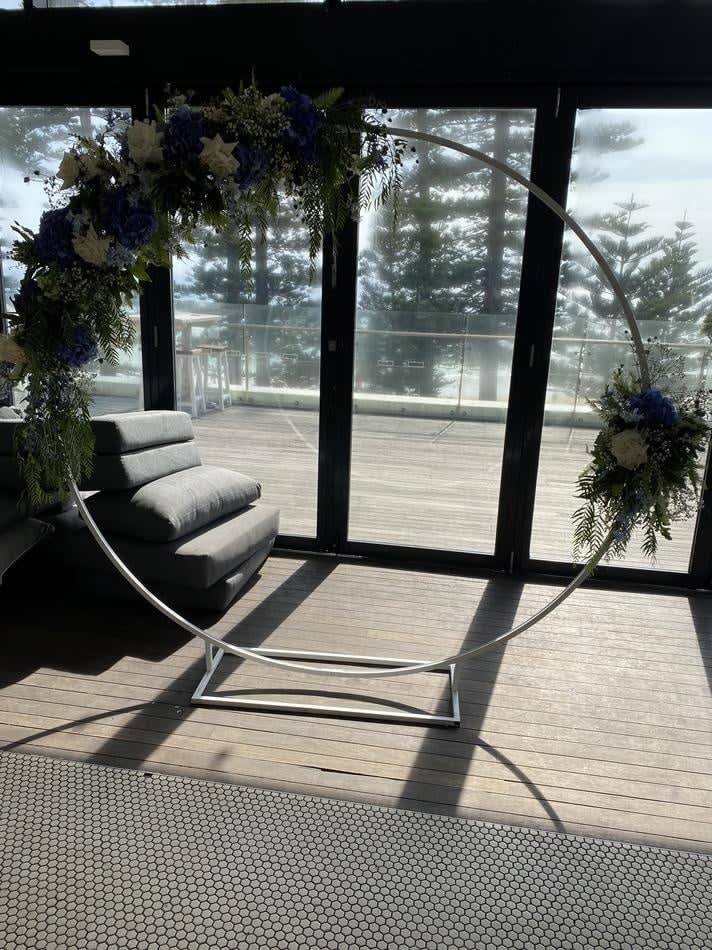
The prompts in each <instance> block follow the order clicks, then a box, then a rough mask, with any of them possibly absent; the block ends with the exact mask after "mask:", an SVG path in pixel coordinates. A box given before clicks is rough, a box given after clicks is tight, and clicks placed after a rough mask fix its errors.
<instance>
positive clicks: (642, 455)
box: [574, 341, 711, 559]
mask: <svg viewBox="0 0 712 950" xmlns="http://www.w3.org/2000/svg"><path fill="white" fill-rule="evenodd" d="M648 342H649V345H648V346H647V347H646V354H647V356H648V365H649V368H650V374H651V380H653V382H654V383H657V385H654V384H653V383H652V382H651V384H650V385H649V386H648V387H647V388H644V387H643V385H642V384H641V380H640V376H639V375H637V374H635V373H630V372H626V371H625V369H624V368H623V367H622V366H619V367H618V369H617V370H616V371H615V372H614V374H613V378H612V380H611V382H610V383H609V384H608V385H607V386H606V389H605V392H604V393H603V396H602V397H601V399H600V400H599V401H597V402H592V403H591V405H592V406H593V408H594V409H595V410H596V411H597V412H598V414H599V415H600V417H601V419H602V421H603V428H602V430H601V432H599V434H598V436H597V438H596V441H595V443H594V445H593V448H592V450H591V456H592V459H591V463H590V465H589V466H588V467H587V468H586V470H585V471H584V472H583V473H582V474H581V476H580V477H579V480H578V496H579V497H580V498H582V499H584V502H585V503H584V504H583V505H582V506H581V507H580V508H579V509H578V510H577V511H576V512H575V514H574V526H575V528H574V546H575V552H576V554H577V555H582V556H583V557H584V558H585V559H589V558H591V557H592V556H593V554H594V552H595V551H596V550H598V549H599V548H600V546H601V545H602V544H604V543H605V540H606V536H607V535H608V536H609V546H608V551H607V553H608V554H609V555H615V556H619V555H621V554H623V552H624V551H625V549H626V546H627V545H628V542H629V541H630V538H631V534H632V532H633V529H634V528H635V527H636V526H637V527H640V529H641V530H642V535H643V540H642V551H643V553H644V555H645V556H646V557H649V558H651V559H654V558H655V554H656V552H657V547H658V536H659V535H660V536H662V537H663V538H666V539H668V540H669V539H670V537H671V535H670V525H671V523H672V522H673V521H674V520H676V519H679V518H685V517H689V516H690V515H692V514H694V512H695V511H696V510H697V508H698V506H699V500H700V489H701V479H700V474H699V471H698V459H699V458H700V455H701V453H703V452H704V450H705V449H706V447H707V445H708V442H709V426H708V422H707V420H708V417H709V414H710V406H711V402H710V393H709V392H707V391H705V390H698V391H696V392H690V391H688V390H686V389H685V387H684V385H683V371H684V366H683V362H682V359H681V358H680V357H674V356H672V355H671V353H670V351H669V350H668V349H666V348H665V347H663V346H660V345H658V344H656V343H655V342H654V341H648Z"/></svg>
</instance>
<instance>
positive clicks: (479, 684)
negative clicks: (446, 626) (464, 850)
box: [399, 578, 564, 831]
mask: <svg viewBox="0 0 712 950" xmlns="http://www.w3.org/2000/svg"><path fill="white" fill-rule="evenodd" d="M523 589H524V585H523V584H522V583H520V582H517V581H513V580H509V579H505V578H496V579H493V580H490V581H488V582H487V585H486V587H485V589H484V591H483V593H482V597H481V599H480V601H479V603H478V605H477V609H476V610H475V613H474V616H473V618H472V622H471V623H470V626H469V629H468V631H467V634H466V636H465V638H464V640H463V642H462V644H461V646H460V650H467V649H469V648H471V647H474V646H478V645H479V644H481V643H485V642H486V641H488V640H491V639H492V638H494V637H496V636H499V635H500V634H502V633H505V632H506V631H507V630H510V629H511V627H512V626H513V624H514V619H515V617H516V614H517V609H518V607H519V603H520V600H521V596H522V591H523ZM493 618H496V622H493ZM506 649H507V647H506V645H505V646H504V647H499V648H497V649H494V650H492V651H490V652H489V653H486V654H484V655H483V656H482V657H481V658H479V657H478V658H476V659H474V660H465V661H464V663H463V665H462V669H461V675H460V681H461V684H462V685H461V704H462V726H461V727H460V728H461V729H462V730H463V732H464V731H466V732H467V739H466V741H462V742H459V743H457V751H458V753H459V754H458V755H457V756H456V758H457V771H456V772H455V771H450V772H449V774H450V775H455V774H456V775H457V776H458V778H459V781H460V783H459V784H453V785H450V786H442V785H441V786H439V787H438V788H437V792H436V795H437V799H436V800H437V802H438V804H443V803H444V804H447V805H451V806H456V805H458V804H460V803H461V800H462V798H463V795H464V784H465V781H466V779H467V773H468V769H469V766H470V764H471V761H472V758H473V756H474V754H475V752H476V750H477V749H481V750H484V751H485V752H486V753H487V754H488V755H489V756H490V757H491V758H493V759H495V760H496V761H497V762H499V763H500V764H501V765H503V766H505V768H507V769H508V771H509V772H510V773H511V774H512V778H513V781H516V782H517V783H520V785H523V786H524V787H525V789H526V790H527V791H528V792H529V794H531V795H532V797H533V798H535V799H536V800H537V801H538V802H539V804H540V805H541V807H542V809H543V811H544V812H545V813H546V815H547V817H548V818H549V820H550V821H551V823H552V825H553V827H554V828H556V829H557V830H559V831H563V830H564V826H563V824H562V822H561V821H560V819H559V817H558V815H557V813H556V811H555V809H554V808H553V807H552V805H551V804H550V803H549V801H548V800H547V798H546V796H545V795H544V794H543V793H542V792H541V791H540V790H539V789H538V787H537V785H536V783H535V782H533V781H532V780H531V779H530V778H529V777H528V775H527V774H526V772H524V771H523V770H522V769H521V768H519V767H518V766H517V765H516V764H515V763H513V762H512V761H511V760H510V759H509V758H508V757H507V756H506V755H505V754H504V753H503V752H500V751H499V750H498V749H496V748H495V747H493V746H492V745H490V744H489V743H487V742H485V741H484V740H483V739H481V738H480V737H479V736H478V734H477V733H478V732H479V730H480V729H481V727H482V725H483V723H484V721H485V719H486V717H487V712H488V708H489V705H490V702H491V699H492V695H493V692H494V689H495V686H496V683H497V677H498V675H499V671H500V667H501V664H502V660H503V658H504V653H505V651H506ZM478 666H479V672H477V670H478ZM474 681H476V682H474ZM452 735H453V734H452V733H448V732H447V730H445V729H443V728H437V727H434V728H432V729H429V730H428V731H427V732H426V733H425V735H424V737H423V741H422V743H421V746H420V750H419V751H418V753H417V756H416V758H415V761H414V762H413V765H412V767H411V772H410V775H409V777H408V779H407V780H406V781H405V783H404V784H403V787H402V789H401V792H400V799H399V803H400V804H401V805H402V806H403V807H409V808H412V807H413V803H414V802H421V801H427V800H429V799H430V800H435V799H434V794H433V792H429V791H428V790H427V784H426V783H425V782H424V779H425V778H426V775H425V773H426V772H427V770H429V769H432V768H433V765H432V757H433V756H437V755H438V754H442V753H440V752H439V748H438V743H439V742H442V740H443V739H448V738H450V737H451V736H452ZM447 748H448V749H449V750H452V749H453V743H451V742H448V744H447ZM473 790H474V791H475V792H476V784H473ZM463 804H464V803H463ZM475 807H476V806H475ZM502 810H503V811H504V808H503V809H502Z"/></svg>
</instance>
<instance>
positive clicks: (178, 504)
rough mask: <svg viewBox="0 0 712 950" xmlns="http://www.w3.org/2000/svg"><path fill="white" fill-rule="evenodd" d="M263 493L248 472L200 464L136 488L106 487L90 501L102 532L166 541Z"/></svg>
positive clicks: (226, 513) (250, 502) (225, 513)
mask: <svg viewBox="0 0 712 950" xmlns="http://www.w3.org/2000/svg"><path fill="white" fill-rule="evenodd" d="M260 493H261V492H260V484H259V482H256V481H255V480H254V479H253V478H249V477H248V476H247V475H240V474H239V473H238V472H232V471H230V470H229V469H226V468H216V467H215V466H213V465H200V466H197V467H196V468H189V469H185V470H184V471H182V472H174V473H173V474H172V475H166V476H164V477H163V478H157V479H156V480H155V481H152V482H149V483H148V484H147V485H142V486H141V487H139V488H136V489H133V490H131V491H124V492H107V491H100V492H99V493H98V494H96V495H93V496H92V497H91V498H90V499H89V500H88V502H87V504H88V507H89V510H90V511H91V513H92V516H93V517H94V519H95V520H96V522H97V524H98V525H99V527H100V528H101V529H102V531H111V532H115V533H116V534H122V535H128V536H129V537H133V538H140V539H141V540H143V541H158V542H166V541H175V540H176V539H177V538H182V537H184V536H185V535H187V534H190V533H191V532H193V531H197V530H198V529H199V528H203V527H204V526H205V525H209V524H212V522H214V521H217V520H218V519H219V518H223V517H224V516H225V515H229V514H232V513H233V512H235V511H240V510H241V509H242V508H245V507H247V505H250V504H252V502H254V501H257V499H258V498H259V497H260Z"/></svg>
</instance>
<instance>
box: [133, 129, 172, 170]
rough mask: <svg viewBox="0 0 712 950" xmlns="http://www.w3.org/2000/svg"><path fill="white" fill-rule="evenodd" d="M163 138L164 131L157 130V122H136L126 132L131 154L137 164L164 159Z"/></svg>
mask: <svg viewBox="0 0 712 950" xmlns="http://www.w3.org/2000/svg"><path fill="white" fill-rule="evenodd" d="M162 138H163V135H162V133H160V132H158V131H157V130H156V123H155V122H151V123H148V122H138V121H137V122H134V124H133V125H132V126H131V127H130V128H129V129H128V131H127V132H126V140H127V142H128V146H129V156H130V157H131V158H132V159H133V160H134V161H135V162H136V164H137V165H145V164H146V163H147V162H161V161H163V149H162V148H161V139H162Z"/></svg>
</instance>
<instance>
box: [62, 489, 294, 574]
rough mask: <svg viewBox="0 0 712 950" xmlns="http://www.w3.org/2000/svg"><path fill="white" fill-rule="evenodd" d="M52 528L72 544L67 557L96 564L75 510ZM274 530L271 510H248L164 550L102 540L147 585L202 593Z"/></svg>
mask: <svg viewBox="0 0 712 950" xmlns="http://www.w3.org/2000/svg"><path fill="white" fill-rule="evenodd" d="M54 523H55V524H56V525H57V528H58V531H61V533H62V535H63V536H64V537H65V538H69V537H71V538H72V541H73V544H72V547H73V548H74V552H73V553H74V554H75V555H76V556H77V558H78V560H79V561H80V562H83V563H91V559H92V558H96V555H97V547H96V543H95V542H94V539H93V538H92V537H91V535H90V534H89V532H88V531H87V530H86V527H85V525H84V524H83V522H82V521H81V519H80V518H79V515H78V513H77V512H76V510H73V511H70V512H63V513H62V514H60V515H58V516H57V518H56V519H55V522H54ZM278 530H279V511H278V510H277V509H276V508H271V507H269V506H267V505H250V506H249V507H247V508H244V509H243V510H242V511H240V512H237V513H236V514H232V515H227V516H226V517H225V518H221V519H220V520H219V521H216V522H215V523H214V524H212V525H210V526H209V527H207V528H203V529H201V530H199V531H195V532H193V534H189V535H187V536H186V537H184V538H180V539H178V540H177V541H170V542H169V543H167V544H156V543H155V542H152V541H139V540H138V539H136V538H127V537H124V536H122V535H119V534H113V533H107V535H106V538H107V540H108V541H109V543H110V544H111V546H112V547H113V548H114V550H115V551H116V553H117V554H118V555H119V557H120V558H121V559H122V560H123V561H125V562H126V564H127V565H128V567H129V568H130V569H131V570H132V571H133V572H134V573H135V574H137V575H138V577H140V578H141V580H144V581H145V582H146V583H147V584H148V583H149V582H150V581H154V582H155V581H158V582H159V583H162V584H171V585H172V586H173V587H177V586H183V587H185V588H187V589H189V590H205V589H207V588H209V587H212V586H213V585H214V584H216V583H218V581H221V580H223V579H224V578H225V577H227V576H229V575H230V574H233V573H235V572H236V570H237V569H238V568H239V567H240V566H241V565H243V564H244V563H245V562H246V561H248V560H249V559H250V558H252V557H253V555H255V554H256V553H257V552H258V551H260V550H261V549H262V548H269V547H271V546H272V544H273V543H274V539H275V538H276V537H277V532H278ZM58 553H61V549H59V550H58Z"/></svg>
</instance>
